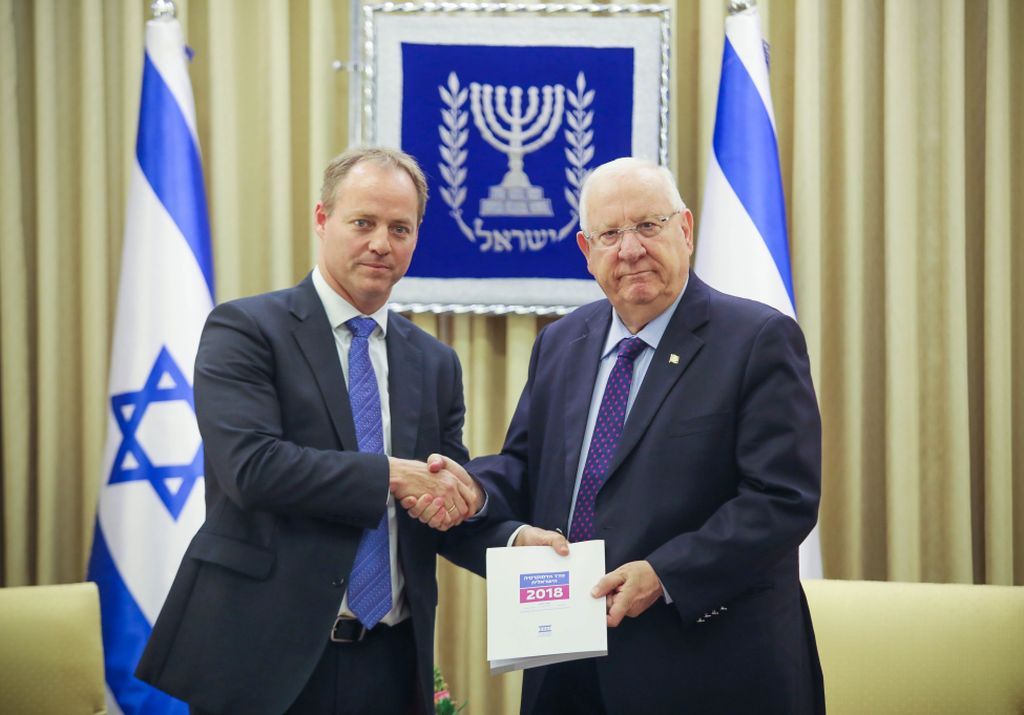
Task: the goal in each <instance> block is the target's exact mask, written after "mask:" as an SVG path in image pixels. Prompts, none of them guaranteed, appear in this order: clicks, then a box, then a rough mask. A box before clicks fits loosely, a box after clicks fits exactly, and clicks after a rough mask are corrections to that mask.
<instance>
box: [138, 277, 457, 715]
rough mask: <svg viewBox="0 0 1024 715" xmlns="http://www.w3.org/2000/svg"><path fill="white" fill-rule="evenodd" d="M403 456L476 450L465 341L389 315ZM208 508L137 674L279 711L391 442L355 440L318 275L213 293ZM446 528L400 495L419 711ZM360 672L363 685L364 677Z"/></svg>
mask: <svg viewBox="0 0 1024 715" xmlns="http://www.w3.org/2000/svg"><path fill="white" fill-rule="evenodd" d="M386 343H387V353H388V367H389V382H388V390H389V395H390V408H391V447H392V454H393V455H394V456H395V457H403V458H409V459H425V458H426V457H427V456H428V455H429V454H430V453H432V452H440V453H443V454H445V455H447V456H449V457H451V458H452V459H454V460H455V461H458V462H460V463H461V462H465V461H466V459H467V458H468V454H467V452H466V449H465V447H464V446H463V443H462V425H463V418H464V411H465V409H464V402H463V393H462V374H461V369H460V367H459V362H458V358H457V357H456V355H455V353H454V351H452V350H451V349H450V348H448V347H446V346H444V345H442V344H441V343H439V342H438V341H437V340H436V339H434V338H433V337H431V336H429V335H428V334H427V333H425V332H423V331H422V330H420V329H419V328H417V327H415V326H414V325H413V324H412V323H410V322H409V321H408V320H406V319H405V318H403V317H401V316H399V315H395V314H390V315H389V317H388V331H387V338H386ZM195 400H196V414H197V416H198V419H199V429H200V432H201V433H202V436H203V440H204V447H205V451H206V452H205V459H206V522H205V523H204V524H203V526H202V527H201V528H200V530H199V532H198V533H197V534H196V536H195V538H194V539H193V541H192V543H191V545H190V546H189V547H188V550H187V552H186V554H185V558H184V560H183V561H182V564H181V567H180V569H179V571H178V574H177V576H176V578H175V581H174V584H173V586H172V587H171V590H170V593H169V595H168V597H167V601H166V602H165V604H164V607H163V610H162V611H161V613H160V617H159V618H158V619H157V622H156V624H155V625H154V628H153V634H152V637H151V638H150V641H149V644H148V646H147V648H146V651H145V653H144V654H143V657H142V660H141V661H140V663H139V667H138V671H137V675H138V676H139V677H140V678H141V679H143V680H145V681H148V682H150V683H152V684H153V685H155V686H157V687H158V688H160V689H161V690H164V691H166V692H168V693H170V694H172V695H174V696H176V697H178V698H181V699H182V700H185V701H187V702H189V703H191V704H192V705H195V706H197V707H198V708H200V709H202V710H204V711H210V712H218V713H220V712H224V713H245V714H246V715H249V714H259V713H267V714H268V715H278V714H279V713H281V712H284V710H285V709H286V708H287V707H288V706H289V705H290V704H291V702H292V701H293V700H294V698H295V697H296V696H297V695H298V693H299V691H300V689H301V688H302V687H303V686H304V685H305V683H306V681H307V680H308V678H309V676H310V674H311V673H312V672H313V669H314V666H315V665H316V663H317V661H318V659H319V658H320V655H321V653H322V651H323V649H324V647H325V646H326V644H327V642H328V634H329V632H330V629H331V626H332V624H333V622H334V619H335V616H336V615H337V612H338V606H339V605H340V603H341V598H342V594H343V593H344V588H345V586H346V583H347V579H348V575H349V571H350V570H351V568H352V562H353V559H354V557H355V552H356V547H357V545H358V543H359V539H360V537H361V535H362V533H363V530H364V529H366V528H372V527H373V526H375V525H376V524H377V523H378V522H379V520H380V518H381V515H382V514H383V513H384V510H385V504H386V499H387V493H388V472H389V470H388V462H387V458H386V457H384V456H383V455H378V454H366V453H359V452H358V451H357V450H358V447H357V442H356V432H355V425H354V423H353V419H352V412H351V408H350V406H349V400H348V395H347V391H346V389H345V380H344V376H343V373H342V370H341V365H340V363H339V360H338V352H337V347H336V345H335V338H334V335H333V332H332V330H331V326H330V324H329V322H328V320H327V315H326V313H325V312H324V309H323V304H322V303H321V302H320V299H319V297H318V296H317V294H316V291H315V289H314V288H313V284H312V280H311V278H310V277H307V278H306V279H305V280H304V281H303V282H302V283H300V284H299V285H298V286H296V287H294V288H290V289H287V290H282V291H278V292H275V293H268V294H264V295H259V296H254V297H251V298H244V299H241V300H237V301H233V302H230V303H225V304H223V305H220V306H218V307H217V308H215V309H214V311H213V312H212V313H211V314H210V317H209V319H208V321H207V324H206V328H205V329H204V331H203V336H202V340H201V342H200V346H199V352H198V355H197V358H196V370H195ZM442 546H443V541H442V536H441V535H440V533H439V532H436V531H434V530H432V529H429V528H427V527H426V526H424V525H422V524H420V523H419V522H418V521H416V520H414V519H411V518H410V517H409V516H408V515H407V514H406V513H405V511H404V510H402V509H401V507H399V509H398V555H399V561H400V568H401V569H402V572H403V574H404V576H405V592H404V593H405V598H406V602H407V603H408V606H409V608H410V610H411V612H412V622H413V630H414V633H415V639H416V651H417V658H418V671H417V674H418V676H419V677H418V687H419V691H420V695H421V699H420V704H421V706H422V712H423V713H427V712H433V706H432V701H431V696H432V692H433V687H432V685H433V674H432V671H431V665H432V663H433V636H434V611H435V607H436V604H437V584H436V581H435V576H434V574H435V558H436V557H435V555H436V553H437V551H438V549H439V548H442ZM352 687H358V684H357V683H353V684H352Z"/></svg>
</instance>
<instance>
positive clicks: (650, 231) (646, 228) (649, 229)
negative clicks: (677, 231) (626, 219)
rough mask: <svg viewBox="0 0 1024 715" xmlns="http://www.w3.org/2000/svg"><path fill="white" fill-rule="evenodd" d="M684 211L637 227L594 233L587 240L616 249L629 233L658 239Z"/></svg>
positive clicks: (647, 219) (648, 220)
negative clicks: (666, 226) (672, 220)
mask: <svg viewBox="0 0 1024 715" xmlns="http://www.w3.org/2000/svg"><path fill="white" fill-rule="evenodd" d="M682 212H683V210H682V209H678V210H676V211H673V212H672V213H670V214H669V215H668V216H651V217H650V218H646V219H644V220H643V221H641V222H640V223H638V224H636V225H635V226H623V227H622V228H609V229H608V230H606V231H601V232H600V233H592V234H590V235H589V236H586V234H584V236H586V239H587V240H588V241H590V242H591V243H597V244H599V245H600V246H602V247H604V248H614V247H615V246H617V245H619V242H620V241H621V240H622V237H623V236H625V235H626V234H627V233H635V234H636V235H637V236H640V237H642V238H656V237H657V236H658V235H659V234H660V233H661V231H662V229H663V228H665V225H666V224H668V222H669V219H671V218H672V217H673V216H675V215H676V214H680V213H682Z"/></svg>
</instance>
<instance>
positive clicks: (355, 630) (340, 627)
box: [331, 616, 386, 643]
mask: <svg viewBox="0 0 1024 715" xmlns="http://www.w3.org/2000/svg"><path fill="white" fill-rule="evenodd" d="M382 626H383V627H385V628H386V626H384V625H383V624H378V625H377V627H378V628H380V627H382ZM369 632H370V629H368V628H367V627H366V626H364V625H363V624H362V623H361V622H360V621H359V619H358V618H353V617H352V616H338V617H337V618H336V619H335V620H334V627H333V628H331V642H332V643H358V642H359V641H361V640H363V639H364V638H366V634H367V633H369Z"/></svg>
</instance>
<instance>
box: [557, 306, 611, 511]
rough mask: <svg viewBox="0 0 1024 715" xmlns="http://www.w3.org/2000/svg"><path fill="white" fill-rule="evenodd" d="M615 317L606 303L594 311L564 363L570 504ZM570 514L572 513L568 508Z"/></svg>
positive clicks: (566, 485) (567, 480)
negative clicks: (603, 350) (602, 351)
mask: <svg viewBox="0 0 1024 715" xmlns="http://www.w3.org/2000/svg"><path fill="white" fill-rule="evenodd" d="M611 320H612V310H611V306H610V305H609V304H608V303H605V304H603V310H600V311H596V312H594V314H593V315H591V316H590V317H589V318H588V319H587V321H586V323H585V324H584V327H583V331H582V332H581V333H580V335H579V337H577V338H576V339H575V340H573V341H572V342H570V343H569V345H568V347H567V350H566V353H567V354H566V360H565V365H564V366H563V371H564V372H563V375H564V379H565V384H566V405H565V497H566V503H569V500H571V499H572V490H573V487H574V486H575V484H576V472H577V471H578V470H579V465H580V445H582V444H583V433H584V432H585V431H586V429H587V416H588V414H589V413H590V402H591V398H592V397H593V394H594V382H595V381H596V380H597V368H598V364H599V363H600V361H601V348H603V347H604V340H605V336H607V334H608V326H609V325H610V324H611ZM566 513H567V514H568V511H567V512H566Z"/></svg>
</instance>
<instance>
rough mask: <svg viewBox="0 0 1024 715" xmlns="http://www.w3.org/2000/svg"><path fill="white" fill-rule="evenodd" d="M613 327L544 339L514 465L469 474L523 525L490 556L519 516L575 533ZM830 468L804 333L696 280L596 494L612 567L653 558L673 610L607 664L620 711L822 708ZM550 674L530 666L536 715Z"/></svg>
mask: <svg viewBox="0 0 1024 715" xmlns="http://www.w3.org/2000/svg"><path fill="white" fill-rule="evenodd" d="M610 321H611V307H610V305H609V303H608V302H607V301H600V302H598V303H593V304H590V305H587V306H584V307H582V308H579V309H578V310H576V311H575V312H573V313H572V314H570V315H568V316H566V317H565V318H562V319H561V320H559V321H557V322H555V323H552V324H551V325H549V326H547V327H546V328H545V329H544V330H543V331H541V334H540V335H539V336H538V337H537V341H536V343H535V345H534V348H533V355H532V357H531V360H530V370H529V378H528V382H527V385H526V388H525V390H524V391H523V395H522V398H521V400H520V403H519V406H518V408H517V410H516V413H515V416H514V417H513V419H512V424H511V426H510V427H509V431H508V436H507V438H506V442H505V446H504V448H503V451H502V453H501V454H500V455H496V456H493V457H483V458H480V459H476V460H473V461H472V462H470V463H469V464H468V465H467V468H468V469H469V470H470V472H471V473H473V474H474V475H475V476H476V477H478V478H479V479H481V480H482V481H483V482H484V484H485V485H487V488H488V493H489V494H490V495H491V502H489V505H488V509H489V511H490V513H491V514H492V515H498V514H501V513H511V514H514V515H515V516H516V517H517V518H516V519H515V520H513V521H509V522H506V523H504V524H500V525H496V526H495V527H493V528H492V530H491V532H490V536H491V541H490V545H502V546H503V545H504V543H505V541H506V540H507V538H508V536H509V535H510V534H511V531H512V530H513V528H514V527H515V526H516V525H517V523H518V522H520V521H521V522H527V523H531V524H534V525H536V526H540V527H543V528H546V529H555V528H558V529H561V530H562V531H563V532H565V533H568V517H569V507H570V503H571V499H572V492H573V485H574V483H575V479H576V471H577V466H578V460H579V458H580V447H581V444H582V441H583V432H584V429H585V427H586V423H587V412H588V410H589V408H590V401H591V394H592V392H593V389H594V381H595V379H596V375H597V369H598V360H599V356H600V352H601V349H602V347H603V344H604V340H605V336H606V335H607V332H608V326H609V324H610ZM673 356H675V357H673ZM675 358H678V359H675ZM820 472H821V427H820V418H819V414H818V407H817V403H816V400H815V396H814V389H813V386H812V385H811V378H810V370H809V365H808V359H807V350H806V345H805V342H804V338H803V334H802V333H801V331H800V328H799V327H798V326H797V324H796V322H794V321H793V320H791V319H790V318H788V317H786V316H783V315H782V314H780V313H778V312H777V311H775V310H773V309H771V308H769V307H767V306H764V305H762V304H760V303H755V302H752V301H747V300H742V299H739V298H734V297H731V296H727V295H725V294H722V293H719V292H717V291H715V290H713V289H711V288H710V287H708V286H707V285H706V284H704V283H703V282H701V281H700V280H699V279H698V278H697V277H696V276H694V275H693V274H692V273H691V274H690V278H689V284H688V286H687V288H686V292H685V293H684V295H683V299H682V301H681V302H680V304H679V306H678V308H677V310H676V312H675V314H674V315H673V317H672V319H671V322H670V323H669V326H668V328H667V330H666V331H665V334H664V337H663V339H662V341H661V344H660V345H659V346H658V349H657V351H656V353H655V355H654V358H653V360H652V362H651V364H650V367H649V369H648V372H647V375H646V377H645V379H644V382H643V385H642V387H641V388H640V391H639V393H638V394H637V397H636V401H635V403H634V405H633V407H632V409H631V411H630V413H629V416H628V417H627V419H626V424H625V426H624V429H623V434H622V438H621V441H620V444H619V447H618V449H617V452H616V454H615V456H614V458H613V460H612V463H611V466H610V468H609V476H608V479H607V481H606V482H605V484H604V486H603V487H602V489H601V491H600V492H599V493H598V495H597V500H596V506H595V512H596V514H595V516H596V519H595V535H596V538H599V539H604V540H605V543H606V566H607V570H608V571H612V570H613V569H615V568H616V567H618V566H620V565H621V564H623V563H625V562H629V561H635V560H641V559H646V560H647V561H649V562H650V563H651V565H652V566H653V567H654V569H655V571H656V572H657V573H658V576H659V577H660V578H661V580H662V583H663V584H664V586H665V588H666V589H667V590H668V592H669V595H670V596H671V597H672V599H673V603H672V604H671V605H667V604H666V603H665V602H664V601H663V600H659V601H658V602H657V603H655V605H653V606H652V607H651V608H650V609H648V610H647V611H646V612H645V613H643V614H642V615H641V616H640V617H638V618H626V619H625V620H624V621H623V623H622V624H621V625H620V626H619V627H618V628H614V629H610V630H609V632H608V656H607V657H605V658H598V659H596V665H597V669H598V674H599V678H600V682H601V689H602V692H603V694H604V698H605V701H606V703H607V705H608V707H609V712H614V713H684V712H685V713H713V712H721V713H747V712H757V713H787V714H792V713H806V712H815V711H821V710H823V709H824V696H823V690H822V676H821V668H820V665H819V662H818V655H817V649H816V647H815V643H814V634H813V630H812V627H811V619H810V615H809V612H808V610H807V605H806V601H805V599H804V595H803V590H802V589H801V587H800V581H799V576H798V566H797V549H798V546H799V544H800V542H801V541H802V540H803V538H804V537H805V536H806V535H807V534H808V532H810V530H811V528H812V527H813V526H814V523H815V521H816V519H817V511H818V496H819V488H820ZM591 585H592V584H584V586H585V587H587V588H589V587H590V586H591ZM544 676H545V669H544V668H537V669H533V670H529V671H527V672H526V674H525V679H524V685H523V711H524V712H526V713H529V712H531V711H532V709H533V707H534V705H535V701H536V698H537V693H538V689H539V687H540V685H541V683H542V680H543V678H544Z"/></svg>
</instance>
